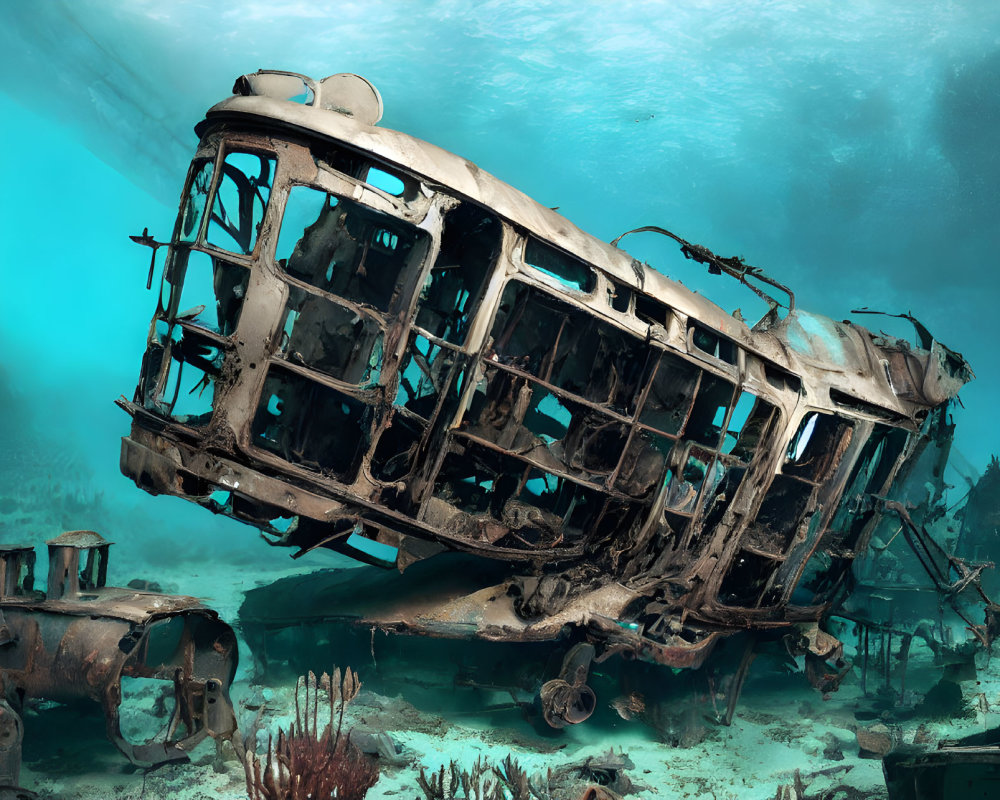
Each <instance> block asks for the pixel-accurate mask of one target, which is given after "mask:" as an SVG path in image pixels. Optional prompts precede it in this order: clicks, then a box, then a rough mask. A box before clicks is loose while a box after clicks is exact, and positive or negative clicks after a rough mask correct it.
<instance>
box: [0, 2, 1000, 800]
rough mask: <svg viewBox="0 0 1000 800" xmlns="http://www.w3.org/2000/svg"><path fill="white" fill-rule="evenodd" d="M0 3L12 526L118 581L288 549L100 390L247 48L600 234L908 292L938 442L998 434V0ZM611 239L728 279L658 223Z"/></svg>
mask: <svg viewBox="0 0 1000 800" xmlns="http://www.w3.org/2000/svg"><path fill="white" fill-rule="evenodd" d="M0 14H2V20H3V23H4V24H3V25H0V67H2V69H0V120H2V124H0V137H2V140H3V144H4V153H5V154H6V158H5V159H4V175H3V180H2V183H0V186H2V188H3V192H2V194H0V198H2V199H0V219H2V220H3V222H4V227H3V234H2V236H3V248H2V255H0V274H2V276H3V287H4V288H3V292H2V294H0V311H2V313H0V342H3V344H4V347H3V353H2V355H0V405H2V409H0V410H2V411H3V416H2V418H0V446H2V447H3V448H4V453H3V455H2V456H0V459H2V461H0V474H2V476H3V481H4V484H3V486H2V487H0V494H2V495H4V498H5V500H6V501H7V502H5V504H4V506H3V508H2V509H0V510H2V513H3V517H2V522H3V524H4V527H3V528H0V540H2V541H5V542H6V541H15V540H17V541H21V540H24V541H30V542H33V543H38V542H40V541H41V540H42V538H44V537H46V536H50V535H52V534H54V533H57V532H58V531H60V530H63V529H66V528H87V527H94V528H96V529H98V530H101V531H102V532H104V533H105V535H106V536H107V537H108V538H109V539H112V540H114V541H116V542H117V543H118V544H117V545H116V548H118V551H117V552H118V555H116V556H115V557H116V559H118V560H117V562H116V563H117V564H121V565H122V567H121V570H120V571H119V570H116V569H113V570H112V572H113V575H112V582H119V583H124V582H125V580H127V579H129V578H132V577H144V578H145V577H151V578H155V577H156V571H157V565H162V564H163V563H164V561H165V560H169V561H170V563H171V566H172V567H173V569H174V573H175V574H173V575H172V576H171V580H172V582H173V583H172V587H171V588H172V589H173V590H175V591H185V592H190V593H193V594H199V595H203V596H204V595H208V596H209V597H211V595H212V594H213V588H212V586H211V585H206V584H205V582H204V581H203V580H200V579H199V573H200V572H201V571H202V569H203V565H204V564H206V563H208V562H215V563H221V564H223V565H229V566H230V568H231V569H234V570H256V569H258V566H257V565H262V566H260V567H259V570H260V572H261V574H262V575H263V576H266V575H267V574H270V573H271V572H273V571H275V570H277V569H278V566H280V567H281V568H284V567H285V566H286V565H287V563H288V562H287V554H286V553H285V552H284V551H276V550H271V549H269V548H267V547H266V546H265V545H264V544H263V543H262V542H261V541H260V540H259V538H258V537H257V536H256V534H255V532H254V531H253V530H252V529H250V528H247V527H245V526H241V525H238V524H236V523H233V522H230V521H226V520H223V519H221V518H216V517H212V516H211V515H209V514H207V513H205V512H204V511H203V510H201V509H198V508H196V507H194V506H192V505H190V504H187V503H184V502H182V501H180V500H174V499H166V498H152V497H150V496H148V495H146V494H145V493H143V492H140V491H138V490H137V489H136V488H135V487H134V486H133V485H132V484H131V483H130V482H129V481H127V480H126V479H124V478H122V477H121V476H120V475H119V474H118V449H119V437H121V436H122V435H124V434H125V433H126V432H127V430H128V418H127V416H126V415H125V414H124V413H123V412H121V411H120V410H119V409H117V408H116V407H115V406H114V405H113V401H114V399H115V398H116V397H117V396H119V395H121V394H124V395H126V396H127V397H131V394H132V391H133V389H134V385H135V380H136V377H137V374H138V369H139V362H140V358H141V355H142V351H143V349H144V343H145V336H146V332H147V328H148V322H149V318H150V315H151V313H152V311H153V307H154V305H155V296H154V293H153V292H148V291H146V290H145V276H146V268H147V265H148V251H147V250H145V249H142V248H139V247H136V246H135V245H133V244H132V243H131V242H129V240H128V238H127V236H128V235H129V234H138V233H140V232H141V231H142V229H143V228H144V227H148V228H149V230H150V232H151V233H152V234H153V235H154V236H156V237H157V238H158V239H160V240H163V239H165V238H167V236H168V231H169V230H170V228H171V226H172V221H173V217H174V216H175V214H176V203H177V198H178V196H179V193H180V188H181V183H182V181H183V176H184V173H185V169H186V166H187V163H188V161H189V160H190V158H191V155H192V153H193V149H194V146H195V144H196V138H195V136H194V134H193V132H192V127H193V125H194V124H195V123H196V122H197V121H199V120H200V119H201V118H202V115H203V113H204V111H205V110H206V109H207V108H208V107H209V106H211V105H212V104H213V103H215V102H217V101H218V100H221V99H223V98H224V97H226V96H227V95H228V94H229V90H230V88H231V86H232V82H233V80H234V79H235V78H236V77H237V76H238V75H240V74H242V73H245V72H252V71H254V70H256V69H258V68H275V69H285V70H291V71H297V72H302V73H305V74H310V75H312V76H314V77H322V76H325V75H327V74H331V73H335V72H342V71H347V72H357V73H359V74H362V75H364V76H366V77H367V78H369V79H370V80H371V81H372V82H373V83H374V84H375V85H376V86H377V87H378V88H379V89H380V91H381V93H382V96H383V100H384V102H385V116H384V118H383V120H382V123H381V124H382V125H383V126H385V127H389V128H395V129H397V130H402V131H405V132H407V133H410V134H412V135H415V136H418V137H420V138H423V139H426V140H428V141H431V142H433V143H435V144H438V145H440V146H442V147H444V148H446V149H448V150H451V151H454V152H456V153H458V154H460V155H462V156H465V157H467V158H469V159H470V160H471V161H473V162H475V163H477V164H478V165H480V166H481V167H482V168H484V169H486V170H488V171H490V172H492V173H493V174H495V175H497V176H498V177H500V178H501V179H503V180H505V181H507V182H508V183H511V184H513V185H514V186H517V187H518V188H520V189H522V190H523V191H525V192H526V193H528V194H529V195H531V196H533V197H534V198H536V199H537V200H539V201H540V202H541V203H543V204H545V205H548V206H558V207H559V210H560V213H562V214H563V215H565V216H566V217H567V218H569V219H570V220H571V221H573V222H574V223H576V224H577V225H579V226H580V227H581V228H583V229H584V230H586V231H588V232H590V233H593V234H595V235H596V236H598V237H600V238H603V239H605V240H611V239H613V238H614V237H615V236H617V235H619V234H620V233H622V232H623V231H625V230H629V229H631V228H635V227H638V226H640V225H660V226H664V227H667V228H669V229H670V230H672V231H675V232H676V233H678V234H679V235H681V236H683V237H685V238H686V239H688V240H691V241H695V242H699V243H701V244H704V245H706V246H708V247H710V248H712V249H713V250H714V251H716V252H717V253H720V254H723V255H740V256H743V257H744V258H745V259H746V260H747V261H748V262H749V263H751V264H754V265H757V266H760V267H762V268H764V269H765V270H766V271H767V272H769V273H770V274H771V275H772V276H773V277H775V278H776V279H778V280H779V281H781V282H783V283H785V284H786V285H789V286H790V287H792V288H793V289H794V290H795V292H796V295H797V299H798V302H799V304H800V305H801V306H802V307H803V308H806V309H809V310H811V311H816V312H819V313H823V314H827V315H829V316H831V317H833V318H835V319H843V318H846V317H847V316H848V314H849V312H850V311H851V310H852V309H855V308H859V307H863V306H869V307H872V308H876V309H880V310H885V311H889V312H893V313H899V312H906V311H909V312H912V313H913V314H914V315H915V316H916V317H918V318H919V319H920V320H921V321H922V322H923V323H924V324H925V325H927V327H928V328H929V329H930V330H931V331H932V332H933V333H934V334H935V335H936V336H937V337H938V338H939V339H940V340H941V341H943V342H945V343H946V344H947V345H949V346H950V347H952V348H953V349H955V350H958V351H960V352H962V353H963V354H964V355H965V356H966V358H967V359H968V360H969V362H970V363H971V364H972V367H973V369H974V370H975V371H976V373H977V376H978V377H977V380H976V381H975V382H973V383H972V384H971V385H969V386H968V387H966V388H965V389H964V390H963V392H962V399H963V402H964V404H965V410H964V411H962V412H961V413H960V414H959V415H958V423H959V427H958V434H957V449H958V451H959V452H960V455H959V456H958V457H957V462H958V463H957V466H959V467H960V469H961V470H962V471H966V472H967V471H968V465H971V467H972V468H973V469H975V470H978V471H981V470H982V469H983V467H984V466H985V464H986V462H987V460H988V457H989V455H990V454H991V453H993V452H995V451H996V450H997V449H998V437H997V436H996V433H995V427H994V426H995V412H994V407H995V400H994V398H995V397H996V396H997V394H998V393H1000V361H998V359H997V356H996V354H995V342H996V341H997V339H998V337H1000V315H998V314H997V313H996V310H995V309H996V305H997V301H998V300H1000V272H998V269H997V267H998V253H1000V226H998V224H997V219H998V212H1000V195H998V193H997V186H998V184H1000V154H998V151H997V141H1000V5H998V4H997V3H995V2H991V1H987V0H981V1H980V2H976V1H975V0H970V1H969V2H961V3H959V2H928V3H918V4H906V3H899V2H885V1H884V0H879V1H875V0H852V1H851V2H842V3H837V4H829V5H826V6H822V7H821V6H820V5H819V4H817V3H804V2H803V3H793V2H708V0H705V1H704V2H693V1H690V0H686V1H682V2H659V3H657V2H647V3H641V2H637V3H596V2H595V3H580V2H551V3H540V2H486V3H471V2H446V1H443V2H389V0H383V1H382V2H358V3H346V2H341V3H337V4H336V5H335V6H328V5H327V4H320V3H314V4H313V3H307V2H300V3H277V2H275V3H233V4H227V5H225V6H223V5H219V6H218V7H216V6H214V5H212V4H203V3H194V2H176V3H163V2H147V1H146V0H134V1H133V2H129V3H114V2H97V1H96V0H64V1H63V2H60V1H59V0H44V1H43V2H37V3H27V2H20V0H0ZM624 246H625V247H626V248H628V249H629V250H630V252H633V253H634V254H635V255H637V256H638V257H640V258H643V259H646V260H648V261H649V262H650V263H651V264H652V265H653V266H656V267H659V268H662V269H663V270H664V271H667V272H668V273H669V274H671V275H672V276H673V277H677V278H679V279H681V280H682V281H684V282H685V283H686V284H687V285H689V286H693V287H695V288H696V289H697V290H698V291H701V292H703V293H704V294H706V295H708V296H709V297H711V298H713V299H717V300H718V301H719V302H721V303H722V304H724V305H726V306H727V307H730V308H731V307H735V306H737V305H740V303H741V302H743V301H742V300H741V299H740V297H739V295H738V294H737V293H735V292H734V291H733V287H731V286H728V285H727V284H726V283H725V282H724V281H725V279H724V278H721V277H716V278H712V277H710V276H707V275H705V274H704V272H703V271H702V270H701V268H700V267H697V266H696V265H693V264H692V263H691V262H687V263H685V262H684V261H683V259H682V258H680V256H679V255H678V254H677V253H676V252H675V249H674V247H673V245H672V244H670V245H669V246H668V244H666V243H665V242H664V241H661V240H657V239H655V238H643V237H642V236H634V237H631V238H630V239H626V240H625V242H624ZM877 319H878V318H870V317H868V318H860V320H859V321H860V322H861V323H862V324H868V325H871V326H872V327H875V326H878V325H879V324H881V323H879V322H877V321H873V320H877ZM884 326H885V327H887V328H888V329H889V330H890V331H892V332H902V331H904V330H905V329H904V328H899V327H897V326H895V324H894V323H893V322H892V321H891V320H885V323H884ZM960 481H961V476H960V474H959V472H954V473H952V474H951V475H950V477H949V482H951V483H957V482H960ZM11 498H15V499H14V500H11ZM67 498H68V499H67ZM19 504H20V505H19ZM29 507H30V508H29ZM24 508H29V510H30V513H28V512H27V511H24ZM324 558H326V557H324ZM313 563H320V564H327V563H335V562H331V560H330V559H329V558H326V560H322V559H321V558H319V557H318V558H317V561H315V562H313ZM275 565H278V566H275ZM222 594H223V593H222V592H221V591H220V596H219V597H217V598H214V599H215V600H216V601H217V603H219V604H222V605H223V607H224V608H229V609H230V610H233V609H234V605H233V604H234V602H235V601H234V600H233V599H232V598H228V597H223V596H221V595H222ZM770 795H773V786H772V787H771V790H770Z"/></svg>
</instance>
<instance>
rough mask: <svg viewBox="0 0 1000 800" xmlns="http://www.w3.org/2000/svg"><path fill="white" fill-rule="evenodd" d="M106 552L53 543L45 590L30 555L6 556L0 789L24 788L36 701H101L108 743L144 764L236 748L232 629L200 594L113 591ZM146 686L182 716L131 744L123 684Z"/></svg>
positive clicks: (86, 543)
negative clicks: (29, 709) (29, 707)
mask: <svg viewBox="0 0 1000 800" xmlns="http://www.w3.org/2000/svg"><path fill="white" fill-rule="evenodd" d="M109 547H110V542H107V541H105V540H104V539H103V538H102V537H101V536H100V535H98V534H96V533H94V532H93V531H70V532H67V533H64V534H63V535H61V536H59V537H57V538H55V539H52V540H51V541H50V542H48V551H49V572H48V586H47V592H41V591H38V590H36V589H35V588H34V578H35V575H34V572H35V570H34V566H35V551H34V549H33V548H31V547H27V546H7V545H5V546H2V547H0V792H2V789H3V787H4V786H5V785H8V786H11V787H13V786H16V785H17V775H18V770H19V766H20V740H21V722H20V711H21V710H22V708H23V706H24V704H25V702H26V701H29V700H37V699H46V700H55V701H59V702H70V701H76V700H90V701H94V702H96V703H99V704H100V705H101V707H102V709H103V711H104V715H105V721H106V728H107V733H108V737H109V738H110V739H111V741H112V742H114V744H115V746H116V747H118V749H119V750H121V752H122V753H124V754H125V756H127V757H128V758H129V760H131V761H132V762H133V763H135V764H139V765H151V764H159V763H163V762H167V761H178V760H186V759H187V752H188V751H189V750H190V749H191V748H192V747H194V746H195V745H196V744H197V743H198V742H200V741H201V740H203V739H204V738H205V737H207V736H212V737H214V738H216V739H218V740H231V739H233V738H234V737H235V738H236V740H237V742H236V743H237V745H238V744H239V732H238V730H237V725H236V717H235V714H234V713H233V707H232V703H231V702H230V700H229V685H230V682H231V681H232V678H233V675H234V673H235V671H236V660H237V651H236V636H235V634H234V633H233V631H232V629H231V628H230V627H229V626H228V625H226V624H225V623H224V622H222V621H221V620H219V618H218V615H217V614H216V613H215V612H214V611H212V610H210V609H208V608H206V607H205V606H203V605H202V604H201V603H200V602H199V601H197V600H195V598H193V597H184V596H181V595H165V594H158V593H154V592H146V591H139V590H135V589H131V588H118V587H112V586H107V585H106V579H107V569H108V551H109ZM144 681H155V682H157V683H158V684H160V686H162V688H163V689H165V690H167V691H168V692H169V693H170V694H172V696H173V698H174V708H173V712H172V714H171V716H170V719H169V723H168V725H167V727H166V729H165V730H164V731H161V732H160V734H159V735H158V736H156V737H153V738H152V739H149V740H148V741H132V740H130V738H129V737H127V736H126V735H125V734H123V732H122V727H121V724H120V715H119V706H120V705H121V703H122V700H123V686H128V687H132V686H138V685H141V684H142V683H143V682H144ZM125 691H126V692H127V689H126V690H125ZM236 749H237V752H238V753H242V749H241V748H240V747H238V746H237V748H236ZM0 796H3V795H2V793H0Z"/></svg>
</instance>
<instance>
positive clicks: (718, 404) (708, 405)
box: [684, 372, 735, 449]
mask: <svg viewBox="0 0 1000 800" xmlns="http://www.w3.org/2000/svg"><path fill="white" fill-rule="evenodd" d="M734 389H735V387H734V385H733V384H732V383H731V382H730V381H727V380H725V379H723V378H720V377H718V376H717V375H713V374H712V373H710V372H703V373H702V376H701V383H700V385H699V386H698V394H697V395H696V396H695V400H694V407H693V408H692V409H691V417H690V418H689V419H688V423H687V425H685V426H684V438H685V439H688V440H690V441H693V442H698V444H704V445H708V446H709V447H711V448H713V449H714V448H716V447H718V446H719V439H720V438H721V436H722V433H723V425H724V424H725V420H726V413H727V412H728V411H729V405H730V403H732V400H733V392H734Z"/></svg>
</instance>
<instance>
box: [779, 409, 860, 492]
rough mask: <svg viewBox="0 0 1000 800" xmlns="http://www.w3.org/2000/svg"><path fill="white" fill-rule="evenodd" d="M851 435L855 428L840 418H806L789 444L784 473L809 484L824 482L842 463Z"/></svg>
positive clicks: (807, 415)
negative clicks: (809, 482) (810, 482)
mask: <svg viewBox="0 0 1000 800" xmlns="http://www.w3.org/2000/svg"><path fill="white" fill-rule="evenodd" d="M852 431H853V425H852V424H851V423H849V422H847V421H846V420H844V419H842V418H841V417H836V416H834V415H832V414H821V413H819V412H817V411H814V412H812V413H809V414H806V416H805V417H804V418H803V419H802V422H801V424H800V425H799V429H798V431H796V433H795V436H794V437H792V441H791V442H789V444H788V451H787V452H786V454H785V465H784V467H783V469H782V471H783V472H784V473H785V474H786V475H795V476H797V477H800V478H803V479H804V480H807V481H820V480H822V479H823V478H824V477H826V475H827V474H829V472H830V471H831V470H832V469H833V468H834V467H836V465H837V464H839V463H840V459H841V458H842V457H843V455H844V450H845V449H846V447H847V445H848V443H849V442H850V440H851V433H852Z"/></svg>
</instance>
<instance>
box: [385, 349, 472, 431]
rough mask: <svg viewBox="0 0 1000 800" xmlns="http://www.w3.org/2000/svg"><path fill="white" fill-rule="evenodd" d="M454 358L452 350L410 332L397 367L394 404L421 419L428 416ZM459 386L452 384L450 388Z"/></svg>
mask: <svg viewBox="0 0 1000 800" xmlns="http://www.w3.org/2000/svg"><path fill="white" fill-rule="evenodd" d="M455 362H456V354H455V352H454V351H453V350H451V349H449V348H446V347H441V346H440V345H437V344H433V343H432V342H431V341H430V340H429V339H427V338H425V337H423V336H419V335H415V334H414V335H411V337H410V343H409V346H408V347H407V349H406V354H405V355H404V356H403V362H402V364H400V367H399V386H398V388H397V389H396V399H395V405H397V406H402V407H403V408H405V409H406V410H407V411H410V412H412V413H414V414H416V415H417V416H419V417H421V418H422V419H430V418H431V416H432V414H433V412H434V408H435V407H436V406H437V403H438V399H439V397H440V395H441V392H442V391H443V390H444V389H445V387H446V386H448V385H449V381H450V378H451V371H452V367H454V366H455ZM459 388H460V387H458V386H455V387H454V391H455V392H457V391H459Z"/></svg>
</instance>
